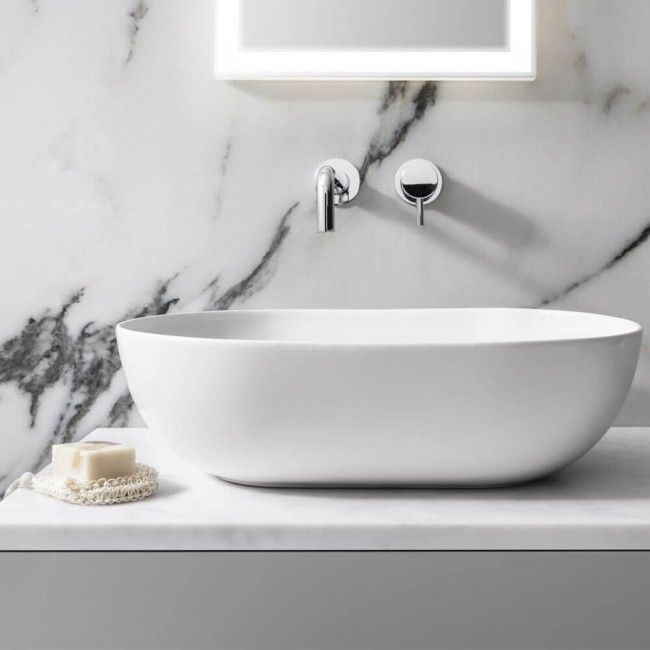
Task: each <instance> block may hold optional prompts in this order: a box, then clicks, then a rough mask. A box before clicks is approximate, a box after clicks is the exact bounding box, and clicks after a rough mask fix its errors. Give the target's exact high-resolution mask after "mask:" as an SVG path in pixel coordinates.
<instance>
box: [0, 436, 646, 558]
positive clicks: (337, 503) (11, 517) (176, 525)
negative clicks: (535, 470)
mask: <svg viewBox="0 0 650 650" xmlns="http://www.w3.org/2000/svg"><path fill="white" fill-rule="evenodd" d="M89 439H102V440H114V441H117V442H124V443H128V444H133V445H135V447H136V448H137V454H138V460H139V461H141V462H144V463H148V464H151V465H154V466H155V467H157V468H158V470H159V471H160V477H161V478H160V487H159V491H158V493H157V494H156V495H155V496H154V497H152V498H150V499H147V500H144V501H140V502H137V503H132V504H124V505H114V506H91V507H84V506H75V505H71V504H67V503H64V502H60V501H57V500H55V499H52V498H50V497H47V496H44V495H41V494H39V493H37V492H34V491H32V490H25V489H21V490H17V491H16V492H14V493H13V494H12V495H10V496H9V497H7V498H6V499H5V500H4V501H3V502H2V503H0V549H1V550H228V551H231V550H236V551H243V550H317V549H321V550H343V549H345V550H354V549H362V550H414V549H422V550H464V549H471V550H494V549H531V550H532V549H536V550H545V549H582V550H585V549H600V550H603V549H605V550H607V549H610V550H614V549H621V550H622V549H644V550H650V428H628V429H622V428H619V429H612V430H611V431H610V432H609V433H608V434H607V435H606V436H605V438H604V439H603V440H602V441H601V442H600V443H599V444H598V445H597V446H596V447H595V448H594V449H593V450H592V451H591V452H590V453H589V454H587V455H586V456H585V457H584V458H582V459H581V460H580V461H578V462H577V463H576V464H574V465H573V466H571V467H569V468H567V469H565V470H564V471H562V472H560V473H558V474H556V475H554V476H552V477H549V478H547V479H545V480H542V481H538V482H536V483H531V484H528V485H524V486H520V487H514V488H505V489H503V488H502V489H498V490H330V489H328V490H319V489H316V490H305V489H268V488H252V487H243V486H239V485H233V484H230V483H226V482H223V481H221V480H219V479H216V478H214V477H211V476H208V475H204V474H201V473H199V472H196V471H195V470H194V469H193V468H192V467H191V466H189V465H187V464H186V463H185V462H184V461H182V460H180V459H179V458H178V457H177V456H175V455H174V454H173V453H172V452H171V451H170V450H168V449H167V448H166V447H165V446H164V445H163V444H162V443H161V442H160V441H159V439H158V438H157V437H156V436H155V435H154V434H152V433H150V432H149V431H147V430H146V429H98V430H97V431H95V432H94V433H93V434H92V435H90V436H89Z"/></svg>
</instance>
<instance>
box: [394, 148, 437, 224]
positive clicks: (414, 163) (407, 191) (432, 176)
mask: <svg viewBox="0 0 650 650" xmlns="http://www.w3.org/2000/svg"><path fill="white" fill-rule="evenodd" d="M395 189H396V191H397V195H398V196H399V197H400V198H401V199H402V200H403V201H404V202H405V203H408V204H409V205H414V206H415V207H416V215H417V223H418V225H419V226H423V225H424V206H425V205H428V204H429V203H433V201H435V200H436V199H437V198H438V197H439V196H440V192H441V191H442V174H441V173H440V170H439V169H438V168H437V167H436V166H435V165H434V164H433V163H432V162H429V161H428V160H422V159H415V160H409V161H408V162H406V163H404V164H403V165H402V166H401V167H400V168H399V169H398V170H397V174H395Z"/></svg>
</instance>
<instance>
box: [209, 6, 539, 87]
mask: <svg viewBox="0 0 650 650" xmlns="http://www.w3.org/2000/svg"><path fill="white" fill-rule="evenodd" d="M298 1H299V0H298ZM215 2H216V12H215V20H216V27H215V74H216V76H217V77H218V78H220V79H519V80H526V79H527V80H532V79H534V78H535V75H536V60H535V59H536V56H535V51H536V44H535V0H509V6H508V10H509V11H508V13H509V27H508V32H509V40H508V42H509V44H510V47H509V49H507V50H498V51H495V50H437V51H433V52H432V51H423V50H410V51H408V52H405V51H401V50H400V51H390V52H387V51H369V50H364V51H356V52H355V51H343V50H334V51H332V50H327V51H320V50H292V51H291V52H280V51H275V50H256V51H254V52H251V51H245V50H242V48H241V45H240V42H239V40H240V34H241V33H242V30H241V24H240V20H241V0H215Z"/></svg>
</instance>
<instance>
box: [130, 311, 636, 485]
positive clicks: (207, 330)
mask: <svg viewBox="0 0 650 650" xmlns="http://www.w3.org/2000/svg"><path fill="white" fill-rule="evenodd" d="M117 337H118V343H119V350H120V355H121V358H122V362H123V365H124V370H125V372H126V378H127V382H128V385H129V388H130V390H131V394H132V395H133V398H134V400H135V403H136V405H137V407H138V409H139V410H140V413H141V414H142V417H143V418H144V420H145V421H146V423H147V425H148V426H149V427H150V428H151V429H152V430H154V431H157V432H159V433H160V435H162V436H163V437H164V438H165V439H166V440H167V441H168V442H169V443H170V444H171V445H172V447H174V448H175V449H176V451H177V452H178V453H179V454H181V455H182V456H185V457H186V458H187V459H189V460H190V461H193V462H194V463H195V464H196V465H198V466H199V467H201V468H202V469H204V470H205V471H207V472H210V473H212V474H215V475H217V476H219V477H221V478H224V479H227V480H229V481H235V482H238V483H246V484H252V485H263V486H266V485H274V486H359V485H362V486H388V485H393V486H441V487H442V486H446V487H460V486H463V487H481V486H495V485H506V484H512V483H518V482H523V481H529V480H532V479H535V478H538V477H541V476H544V475H546V474H549V473H550V472H553V471H556V470H558V469H560V468H562V467H564V466H565V465H567V464H569V463H571V462H572V461H574V460H576V459H577V458H579V457H580V456H581V455H582V454H584V453H585V452H586V451H588V450H589V449H590V448H591V447H592V446H593V445H594V444H596V442H597V441H598V440H599V439H600V438H601V437H602V436H603V434H604V433H605V432H606V431H607V429H608V428H609V427H610V426H611V424H612V423H613V421H614V419H615V417H616V415H617V413H618V412H619V410H620V408H621V406H622V404H623V401H624V400H625V397H626V395H627V392H628V390H629V388H630V384H631V382H632V379H633V376H634V371H635V368H636V364H637V360H638V356H639V349H640V345H641V328H640V326H639V325H638V324H636V323H633V322H631V321H628V320H623V319H620V318H614V317H611V316H600V315H596V314H585V313H577V312H563V311H551V310H532V309H531V310H528V309H418V310H376V311H374V310H350V311H348V310H269V311H223V312H204V313H198V314H179V315H167V316H152V317H146V318H140V319H135V320H130V321H126V322H124V323H121V324H120V325H118V327H117Z"/></svg>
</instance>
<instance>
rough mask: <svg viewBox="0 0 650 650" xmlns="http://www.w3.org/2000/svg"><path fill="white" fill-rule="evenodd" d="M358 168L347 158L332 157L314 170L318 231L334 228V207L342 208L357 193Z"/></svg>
mask: <svg viewBox="0 0 650 650" xmlns="http://www.w3.org/2000/svg"><path fill="white" fill-rule="evenodd" d="M360 185H361V178H360V176H359V170H358V169H357V168H356V167H355V166H354V165H353V164H352V163H350V162H348V161H347V160H342V159H341V158H332V159H330V160H326V161H325V162H324V163H322V164H321V165H319V167H318V169H317V170H316V216H317V220H318V221H317V227H318V232H332V231H333V230H334V208H335V207H339V208H343V207H346V206H347V205H349V203H350V202H351V201H352V200H353V199H354V198H355V197H356V196H357V194H358V193H359V187H360Z"/></svg>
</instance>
